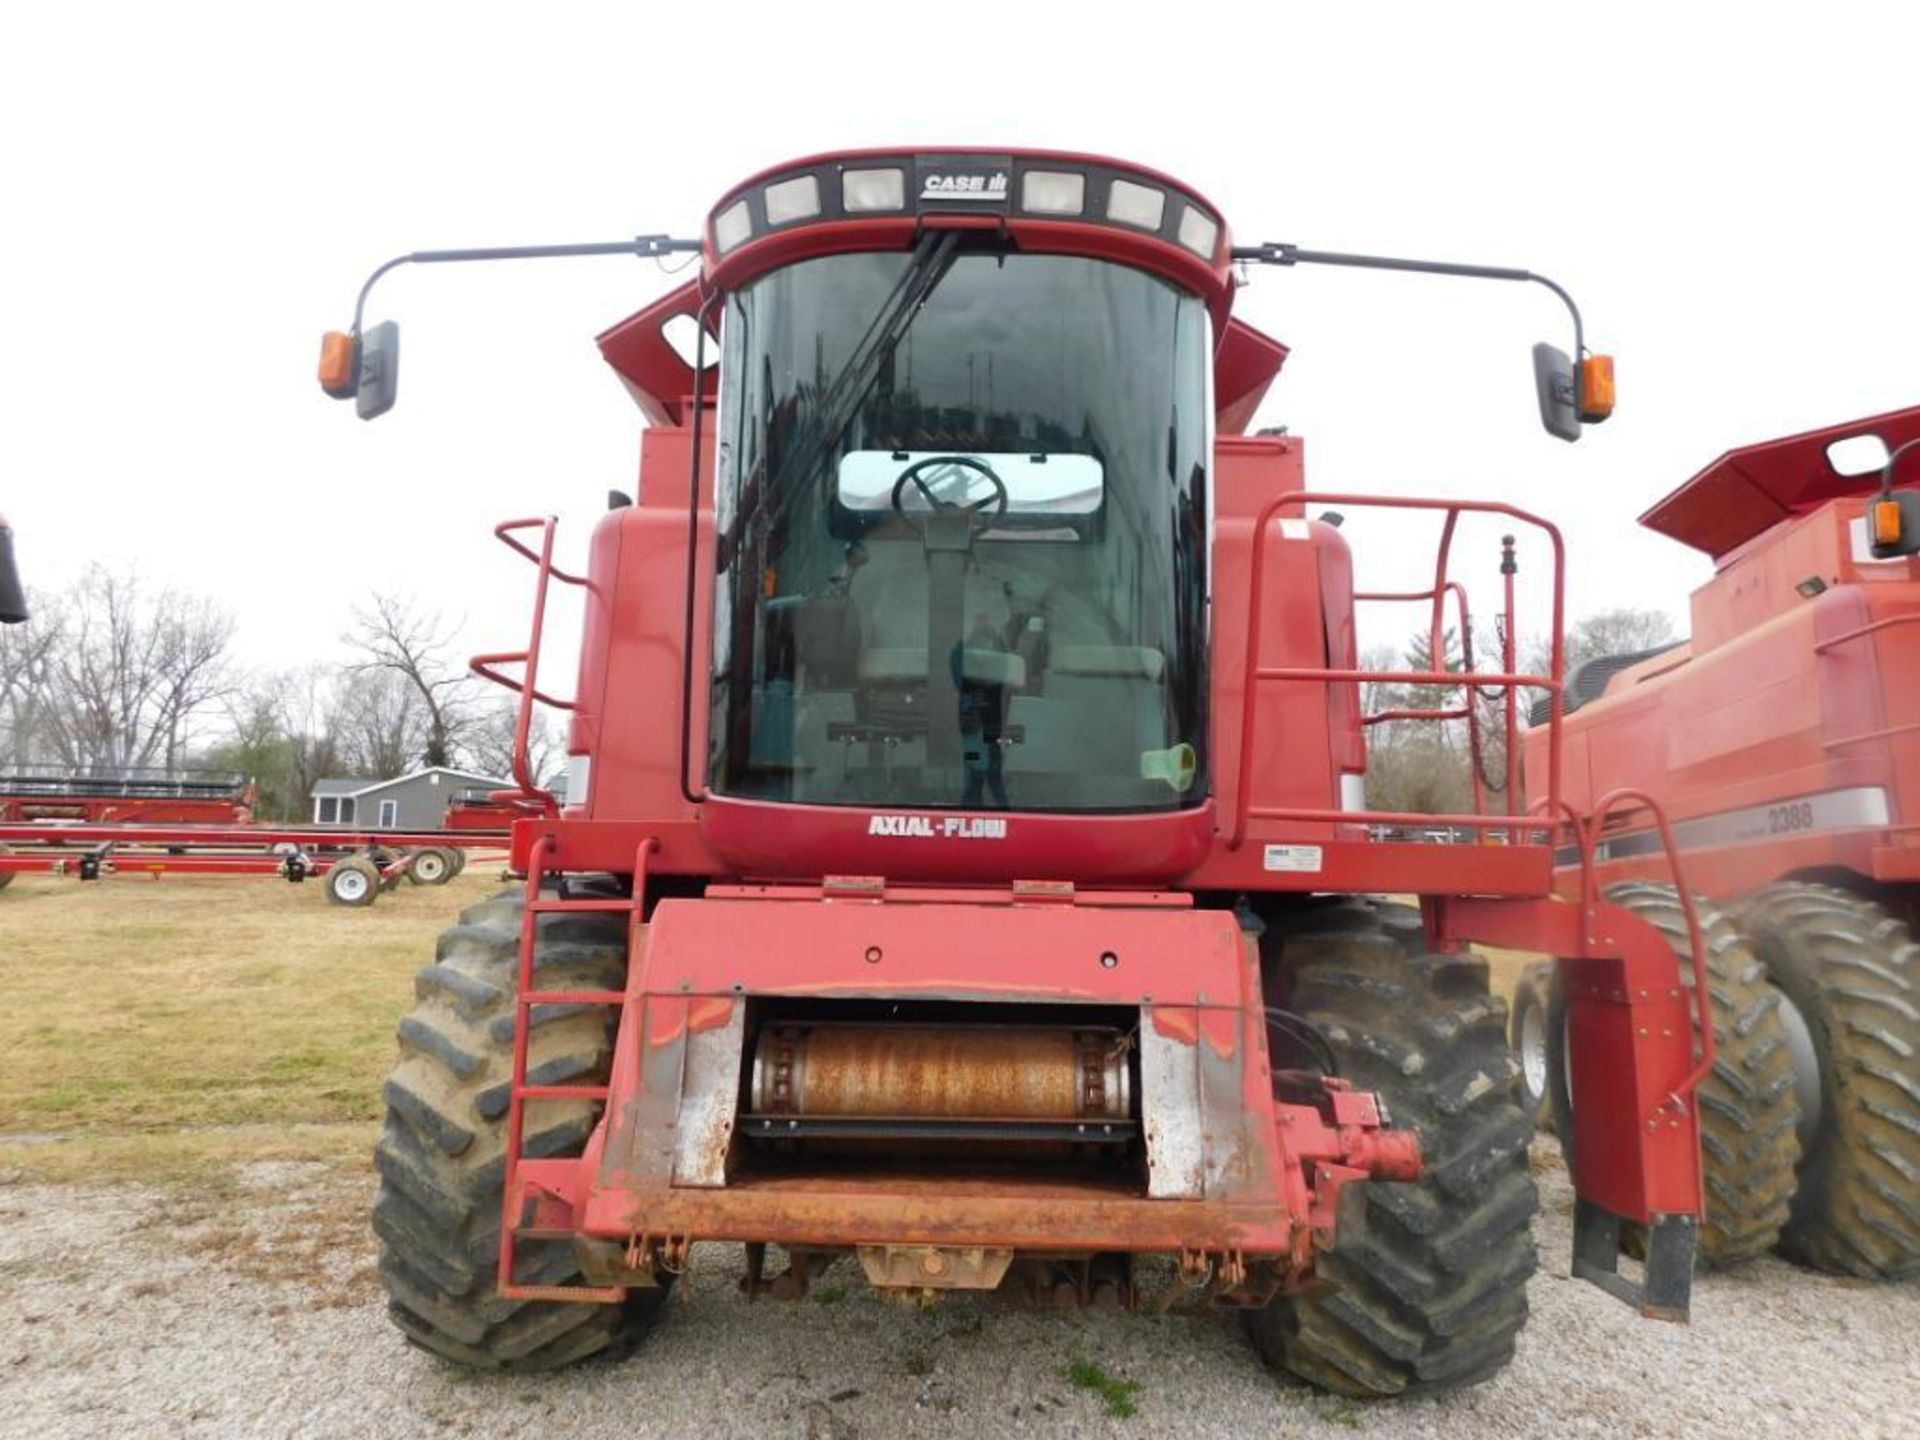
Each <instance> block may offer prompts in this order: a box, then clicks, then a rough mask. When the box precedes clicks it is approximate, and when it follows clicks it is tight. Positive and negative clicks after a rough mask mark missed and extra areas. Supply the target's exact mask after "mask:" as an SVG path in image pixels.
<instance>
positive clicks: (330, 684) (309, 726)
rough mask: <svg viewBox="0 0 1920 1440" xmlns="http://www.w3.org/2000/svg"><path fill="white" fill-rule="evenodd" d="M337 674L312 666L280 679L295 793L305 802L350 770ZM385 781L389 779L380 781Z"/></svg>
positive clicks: (282, 716)
mask: <svg viewBox="0 0 1920 1440" xmlns="http://www.w3.org/2000/svg"><path fill="white" fill-rule="evenodd" d="M343 688H344V687H343V686H342V685H341V683H340V681H339V678H338V676H337V674H336V673H335V672H334V671H333V670H331V669H329V668H327V667H324V666H320V665H309V666H307V667H306V668H305V669H304V670H296V671H294V672H293V673H291V674H289V675H284V676H282V677H280V683H279V686H278V700H279V709H280V728H281V730H282V731H283V732H284V733H285V735H286V737H287V746H288V751H289V765H290V767H291V770H292V783H293V789H294V791H295V793H296V794H298V795H300V796H301V797H302V798H303V799H304V798H305V797H306V796H308V795H311V794H312V793H313V787H314V783H315V782H316V781H318V780H321V779H324V778H325V777H327V776H330V775H339V774H340V773H341V772H342V771H343V770H345V769H346V768H347V756H346V745H345V741H344V737H343V735H342V733H341V731H342V720H341V713H340V712H341V704H340V691H341V690H342V689H343ZM379 778H385V777H379Z"/></svg>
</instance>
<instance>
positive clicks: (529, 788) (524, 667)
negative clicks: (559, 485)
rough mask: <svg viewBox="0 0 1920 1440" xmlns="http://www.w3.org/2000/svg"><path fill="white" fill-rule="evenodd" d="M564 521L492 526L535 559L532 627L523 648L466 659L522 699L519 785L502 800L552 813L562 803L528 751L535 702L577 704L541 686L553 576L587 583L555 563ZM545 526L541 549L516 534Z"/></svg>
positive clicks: (516, 730)
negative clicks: (510, 670) (516, 674)
mask: <svg viewBox="0 0 1920 1440" xmlns="http://www.w3.org/2000/svg"><path fill="white" fill-rule="evenodd" d="M558 525H559V521H558V520H557V519H556V518H555V517H553V516H551V515H547V516H532V517H529V518H527V519H524V520H503V521H502V522H501V523H500V524H498V525H496V526H494V527H493V533H494V536H495V538H496V539H498V540H499V541H500V542H501V543H502V544H503V545H505V546H506V547H507V548H508V549H509V550H512V551H514V552H515V553H516V554H519V555H523V556H525V557H526V558H527V559H528V560H530V561H532V562H533V566H534V569H535V570H536V571H537V572H538V578H537V579H536V580H535V581H534V590H533V630H532V633H531V634H530V635H529V636H528V637H527V645H526V648H525V649H524V650H496V651H493V652H490V653H488V654H485V655H476V656H474V657H473V659H471V660H470V661H468V662H467V664H468V668H470V669H471V670H472V671H473V673H474V674H476V675H478V676H479V677H480V678H481V679H482V680H490V681H492V682H493V683H494V684H495V685H502V686H505V687H506V688H507V689H509V690H512V691H514V692H515V693H516V694H518V695H519V697H520V705H519V708H518V710H517V712H516V713H515V716H514V725H513V779H514V783H515V784H517V785H518V786H519V787H520V788H519V790H517V791H502V792H501V793H500V795H498V796H496V797H495V798H497V799H511V798H517V797H524V798H526V799H529V800H532V801H535V802H536V803H538V804H539V805H540V806H541V807H542V808H543V809H546V810H549V811H552V810H554V809H557V808H558V805H559V801H558V799H557V797H556V796H554V794H553V793H552V792H551V791H548V790H543V789H541V788H540V784H539V779H538V777H537V776H535V775H534V774H533V760H532V756H531V754H530V753H529V752H530V749H531V741H532V734H533V707H534V705H535V704H541V705H551V706H552V707H553V708H554V709H556V710H573V709H576V708H578V702H577V701H575V700H561V699H558V698H556V697H554V696H552V695H549V694H547V693H546V692H545V691H543V690H541V689H540V687H539V678H540V642H541V638H542V636H543V635H544V633H545V631H546V623H547V586H548V582H549V581H551V580H559V581H561V582H562V583H564V584H567V585H582V586H584V585H585V584H586V583H587V582H586V580H585V579H584V578H582V577H581V576H578V575H571V574H568V573H567V572H566V571H565V570H562V569H560V568H559V567H558V566H557V565H555V564H554V563H553V532H554V530H555V529H556V528H557V527H558ZM535 526H538V527H539V529H540V548H539V550H538V551H534V550H531V549H529V548H528V547H527V546H526V545H524V544H522V543H521V542H520V541H519V540H518V539H517V538H515V535H514V532H515V531H518V530H530V529H533V528H534V527H535ZM502 665H518V666H520V667H521V670H520V678H519V679H518V680H516V679H514V678H513V677H512V676H511V675H504V674H502V673H501V672H500V670H499V668H498V667H500V666H502Z"/></svg>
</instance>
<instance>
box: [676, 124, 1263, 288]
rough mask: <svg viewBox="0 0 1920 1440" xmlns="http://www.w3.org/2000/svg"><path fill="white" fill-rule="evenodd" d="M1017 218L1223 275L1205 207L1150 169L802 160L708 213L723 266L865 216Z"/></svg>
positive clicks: (1100, 163) (901, 158)
mask: <svg viewBox="0 0 1920 1440" xmlns="http://www.w3.org/2000/svg"><path fill="white" fill-rule="evenodd" d="M960 214H967V215H991V216H1003V217H1006V219H1008V220H1011V221H1014V222H1017V221H1018V220H1019V219H1020V218H1021V217H1023V216H1031V217H1034V218H1036V219H1037V218H1043V217H1044V218H1048V219H1058V220H1067V221H1078V222H1090V223H1093V224H1096V225H1114V226H1123V227H1125V228H1126V229H1128V230H1130V231H1132V232H1134V233H1136V234H1144V235H1147V236H1151V237H1152V238H1154V239H1157V240H1160V241H1162V242H1163V243H1165V244H1167V245H1170V246H1174V247H1176V248H1178V249H1180V250H1182V251H1184V252H1185V253H1187V254H1189V255H1192V256H1195V257H1197V258H1198V259H1199V260H1200V262H1201V263H1203V264H1205V265H1207V266H1209V267H1215V266H1219V267H1224V266H1225V265H1226V264H1227V262H1228V258H1229V257H1228V255H1227V254H1226V248H1225V247H1226V227H1225V225H1224V224H1222V222H1221V220H1220V217H1219V215H1218V214H1217V213H1216V212H1214V211H1213V209H1212V208H1211V207H1209V206H1207V205H1205V204H1203V203H1202V202H1201V201H1200V199H1199V197H1198V196H1196V195H1193V194H1192V193H1191V192H1189V191H1186V190H1184V189H1182V188H1181V187H1180V186H1179V185H1177V184H1174V183H1172V182H1170V181H1165V180H1163V179H1162V178H1161V177H1160V176H1158V175H1155V174H1153V173H1152V172H1150V171H1139V170H1132V169H1129V168H1127V167H1126V166H1123V165H1119V164H1116V163H1115V162H1112V161H1107V160H1099V159H1094V158H1086V159H1082V158H1081V157H1079V156H1072V155H1060V156H1048V155H1032V156H1027V155H1020V154H1012V153H1002V154H991V153H986V152H981V151H952V152H938V151H932V152H927V151H922V152H903V153H901V154H899V155H887V154H882V155H873V156H866V155H860V156H849V157H848V158H847V159H846V160H840V161H836V160H834V159H832V158H831V157H826V158H822V159H819V160H815V161H811V162H806V163H803V164H800V165H797V166H795V167H793V168H791V169H788V170H787V171H785V172H784V173H781V172H775V173H773V174H772V175H770V176H768V177H766V178H764V179H761V180H758V181H755V182H752V183H751V184H750V185H749V186H747V187H745V188H742V189H739V190H735V191H734V192H733V193H732V194H730V195H727V196H726V197H725V198H724V199H723V200H722V201H721V203H720V205H719V206H718V207H717V208H716V209H715V210H714V211H713V212H712V213H711V215H710V217H709V220H708V224H709V227H710V228H709V231H708V237H709V244H710V245H711V246H712V250H711V251H710V253H711V254H712V255H713V256H714V258H716V259H720V260H724V259H727V258H728V257H729V256H730V255H731V254H732V253H733V252H734V251H735V250H738V249H740V248H741V247H742V246H744V245H746V244H748V243H749V242H751V241H757V240H759V239H762V238H765V237H767V236H769V235H770V234H771V233H772V232H774V231H777V230H782V229H785V228H787V227H793V226H798V225H801V224H805V223H808V222H816V221H819V222H832V221H836V220H845V219H856V218H864V217H874V218H880V217H885V216H899V217H902V218H916V217H919V216H922V215H929V216H931V215H960Z"/></svg>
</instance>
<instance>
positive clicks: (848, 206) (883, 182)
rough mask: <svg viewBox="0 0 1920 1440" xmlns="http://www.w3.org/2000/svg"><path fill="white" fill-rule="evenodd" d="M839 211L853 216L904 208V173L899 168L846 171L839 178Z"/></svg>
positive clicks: (905, 190) (905, 176)
mask: <svg viewBox="0 0 1920 1440" xmlns="http://www.w3.org/2000/svg"><path fill="white" fill-rule="evenodd" d="M840 208H841V209H843V210H845V211H847V212H848V213H849V214H855V215H861V214H868V213H871V212H872V211H875V210H904V209H906V208H907V172H906V171H904V170H901V169H898V168H890V169H886V170H849V171H847V172H846V173H845V174H843V175H842V176H841V177H840Z"/></svg>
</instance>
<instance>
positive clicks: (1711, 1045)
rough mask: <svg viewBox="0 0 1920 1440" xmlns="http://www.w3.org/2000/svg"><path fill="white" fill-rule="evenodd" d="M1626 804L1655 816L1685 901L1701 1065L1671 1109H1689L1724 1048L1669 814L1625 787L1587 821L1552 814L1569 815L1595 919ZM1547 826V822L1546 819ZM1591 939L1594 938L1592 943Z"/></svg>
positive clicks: (1585, 911)
mask: <svg viewBox="0 0 1920 1440" xmlns="http://www.w3.org/2000/svg"><path fill="white" fill-rule="evenodd" d="M1547 803H1548V802H1546V801H1544V800H1543V801H1539V802H1537V803H1535V804H1534V805H1532V806H1530V807H1528V814H1529V816H1532V815H1533V814H1534V812H1536V811H1539V810H1541V809H1542V808H1543V807H1546V806H1547ZM1623 804H1631V805H1635V806H1641V807H1644V808H1645V809H1646V810H1647V811H1648V812H1649V813H1651V814H1652V816H1653V823H1654V828H1655V829H1656V830H1657V831H1658V832H1659V835H1660V846H1661V849H1662V851H1663V852H1664V855H1665V858H1666V863H1667V872H1668V873H1669V874H1671V875H1672V876H1673V888H1674V892H1675V893H1676V894H1677V895H1678V896H1679V897H1680V913H1681V914H1682V915H1683V916H1684V917H1685V918H1686V922H1687V948H1688V949H1689V950H1690V951H1691V952H1692V954H1691V959H1692V961H1693V1009H1694V1024H1695V1028H1696V1029H1697V1030H1698V1032H1699V1035H1700V1059H1699V1060H1698V1061H1697V1062H1696V1063H1695V1065H1694V1067H1693V1069H1692V1070H1690V1071H1688V1072H1687V1074H1686V1077H1685V1078H1684V1079H1682V1080H1681V1082H1680V1083H1679V1084H1678V1085H1676V1086H1674V1088H1673V1089H1672V1090H1671V1091H1670V1092H1668V1095H1667V1101H1666V1103H1667V1104H1668V1105H1671V1106H1674V1107H1675V1108H1682V1109H1683V1108H1684V1107H1685V1105H1686V1097H1687V1096H1688V1095H1689V1094H1691V1093H1692V1091H1693V1089H1694V1087H1695V1086H1697V1085H1699V1083H1700V1082H1701V1081H1702V1080H1704V1079H1706V1078H1707V1076H1708V1075H1709V1074H1711V1073H1712V1072H1713V1066H1714V1061H1715V1058H1716V1057H1717V1056H1718V1054H1719V1046H1718V1043H1717V1042H1716V1041H1715V1039H1714V1035H1713V998H1712V994H1711V992H1710V990H1709V987H1708V983H1707V945H1706V935H1705V932H1704V931H1702V930H1701V928H1700V912H1699V910H1698V909H1697V908H1695V906H1694V903H1693V891H1692V889H1691V888H1689V887H1688V885H1687V877H1686V872H1685V871H1684V870H1683V869H1682V867H1681V864H1680V846H1679V844H1678V843H1677V842H1676V841H1675V840H1674V837H1673V826H1672V825H1671V824H1670V823H1669V822H1668V820H1667V812H1666V811H1665V810H1663V809H1662V808H1661V807H1660V802H1659V801H1657V800H1655V799H1654V798H1653V797H1652V796H1651V795H1649V794H1648V793H1647V792H1646V791H1644V790H1637V789H1634V788H1633V787H1631V786H1622V787H1620V788H1619V789H1617V790H1609V791H1608V792H1607V793H1606V794H1604V795H1602V796H1601V797H1600V800H1599V802H1598V803H1597V804H1596V805H1595V806H1594V807H1593V813H1592V814H1591V815H1587V816H1582V815H1581V814H1580V812H1579V811H1577V810H1575V809H1574V808H1573V806H1572V805H1570V804H1569V803H1567V802H1566V801H1565V800H1557V801H1555V802H1554V804H1553V806H1552V808H1553V809H1555V810H1557V811H1558V812H1559V813H1560V814H1561V815H1563V816H1564V817H1565V818H1564V821H1563V822H1561V823H1564V824H1565V825H1566V827H1567V829H1568V830H1569V831H1570V832H1571V833H1572V835H1573V840H1574V844H1575V846H1576V847H1577V848H1578V850H1579V854H1580V912H1581V914H1582V915H1583V916H1589V917H1590V916H1591V915H1592V913H1593V906H1594V888H1593V887H1594V881H1593V867H1594V850H1595V848H1596V846H1597V845H1598V844H1599V841H1600V837H1601V832H1602V830H1604V829H1605V827H1606V822H1607V818H1608V816H1609V815H1610V814H1611V813H1612V811H1614V810H1615V809H1617V808H1618V807H1619V806H1621V805H1623ZM1540 819H1541V820H1543V821H1544V820H1546V819H1547V817H1546V816H1545V815H1544V814H1542V815H1541V816H1540ZM1589 938H1590V937H1589Z"/></svg>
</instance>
